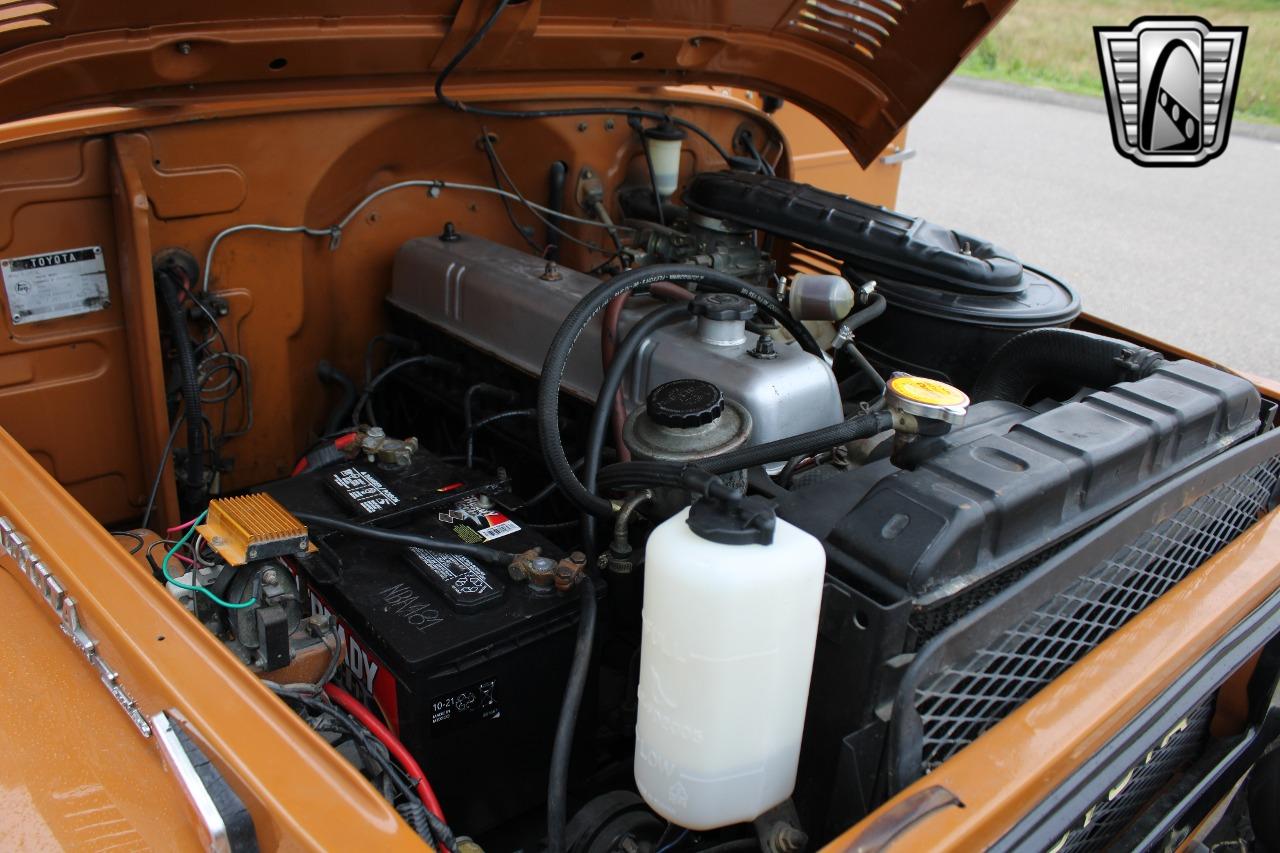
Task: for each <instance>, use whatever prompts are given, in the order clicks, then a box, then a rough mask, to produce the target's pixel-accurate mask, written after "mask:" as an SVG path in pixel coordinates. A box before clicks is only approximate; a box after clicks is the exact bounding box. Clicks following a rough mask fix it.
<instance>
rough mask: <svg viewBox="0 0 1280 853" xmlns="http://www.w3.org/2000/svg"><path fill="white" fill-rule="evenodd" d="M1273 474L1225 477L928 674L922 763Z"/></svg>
mask: <svg viewBox="0 0 1280 853" xmlns="http://www.w3.org/2000/svg"><path fill="white" fill-rule="evenodd" d="M1278 480H1280V457H1273V458H1272V459H1269V460H1268V461H1266V462H1265V463H1263V464H1262V465H1259V466H1258V467H1256V468H1254V469H1252V470H1251V471H1248V472H1246V473H1245V474H1242V475H1241V476H1239V477H1236V478H1235V479H1233V480H1230V481H1228V482H1226V483H1223V484H1222V485H1220V486H1218V487H1216V488H1215V489H1213V491H1211V492H1209V493H1207V494H1205V495H1203V496H1202V497H1201V498H1199V499H1198V500H1196V501H1195V502H1194V503H1192V504H1190V505H1188V506H1186V507H1183V508H1182V509H1181V510H1179V511H1178V512H1177V513H1176V514H1174V515H1173V516H1171V517H1170V518H1168V519H1166V520H1165V521H1163V522H1161V523H1160V524H1158V525H1157V526H1156V527H1154V528H1152V529H1151V530H1148V531H1146V532H1144V533H1143V534H1141V535H1140V536H1138V537H1137V539H1135V540H1134V541H1133V542H1131V543H1129V544H1128V545H1126V546H1124V547H1123V548H1121V549H1119V550H1118V551H1117V552H1116V553H1115V554H1113V555H1112V556H1111V557H1110V558H1109V559H1107V560H1104V561H1102V562H1101V563H1099V564H1098V565H1096V566H1094V567H1093V569H1091V570H1090V571H1088V572H1086V573H1085V574H1083V575H1082V576H1081V577H1080V578H1078V579H1077V580H1076V581H1074V582H1073V583H1072V584H1071V585H1070V586H1068V587H1067V588H1066V589H1064V590H1062V591H1061V592H1059V593H1058V594H1056V595H1054V596H1053V597H1052V598H1051V599H1049V600H1048V601H1046V602H1045V603H1044V604H1043V605H1041V606H1040V607H1038V608H1036V610H1035V611H1033V612H1032V613H1031V614H1030V615H1028V616H1027V618H1025V619H1024V620H1022V622H1021V623H1019V624H1018V625H1016V626H1014V627H1012V628H1010V629H1009V630H1007V631H1005V632H1004V633H1003V634H1001V635H999V636H998V637H996V638H995V639H994V640H993V641H992V642H991V643H990V644H989V645H988V646H987V648H985V649H982V650H981V651H978V652H976V653H974V654H973V655H972V656H970V657H969V658H968V659H966V660H964V661H961V662H960V663H958V664H956V665H954V666H952V667H950V668H948V669H947V670H945V671H943V672H942V673H939V674H938V675H936V676H934V677H933V678H932V679H930V680H928V681H926V682H924V683H923V684H922V685H921V686H920V688H919V689H918V690H917V691H916V697H915V707H916V710H917V712H918V713H919V715H920V718H921V722H922V725H923V750H922V756H921V757H922V767H923V769H924V770H925V771H926V772H927V771H929V770H932V769H933V768H935V767H937V766H938V765H939V764H941V763H942V762H944V761H946V760H947V759H948V758H950V757H951V756H952V755H954V754H955V753H956V752H959V751H960V750H961V749H962V748H963V747H964V746H966V745H967V744H969V743H971V742H973V741H974V740H975V739H976V738H977V737H978V736H979V735H980V734H982V733H983V732H984V731H986V730H987V729H989V728H990V727H991V726H993V725H995V724H996V723H997V722H999V721H1000V720H1001V719H1003V718H1004V717H1006V716H1007V715H1008V714H1009V713H1010V712H1012V711H1013V710H1014V709H1015V708H1017V707H1018V706H1019V705H1021V704H1022V703H1024V702H1026V701H1027V700H1028V699H1030V698H1031V697H1032V696H1033V695H1035V694H1036V693H1037V692H1038V691H1039V690H1040V689H1041V688H1042V687H1044V686H1045V685H1046V684H1048V683H1049V682H1050V681H1052V680H1053V679H1055V678H1057V677H1058V676H1059V675H1061V674H1062V673H1063V672H1065V671H1066V670H1067V668H1068V667H1070V666H1071V664H1073V663H1075V662H1076V661H1078V660H1080V659H1081V658H1082V657H1084V656H1085V654H1087V653H1088V652H1089V651H1090V650H1091V649H1093V648H1094V647H1095V646H1097V645H1098V644H1099V643H1101V642H1102V641H1103V640H1104V639H1106V638H1107V637H1108V636H1109V635H1110V634H1112V633H1113V632H1114V631H1115V630H1116V629H1118V628H1119V627H1121V626H1122V625H1124V624H1125V623H1126V622H1128V621H1129V620H1130V619H1131V618H1133V616H1135V615H1136V614H1138V613H1139V612H1141V611H1142V610H1143V609H1144V608H1145V607H1147V605H1149V604H1150V603H1151V602H1153V601H1154V600H1155V599H1157V598H1159V597H1160V596H1161V595H1163V594H1164V593H1165V592H1166V591H1168V590H1169V589H1170V588H1171V587H1172V586H1173V585H1174V584H1176V583H1177V582H1178V581H1180V580H1182V579H1183V578H1184V577H1186V576H1187V575H1188V574H1190V573H1191V571H1192V570H1194V569H1195V568H1196V567H1197V566H1199V565H1200V564H1201V563H1203V562H1205V561H1206V560H1207V559H1209V557H1211V556H1213V555H1214V554H1215V553H1217V552H1218V551H1219V550H1221V549H1222V548H1223V547H1224V546H1225V545H1226V544H1227V543H1229V542H1230V541H1231V540H1232V539H1234V538H1235V537H1236V536H1238V535H1239V534H1240V533H1241V532H1242V531H1243V530H1244V529H1245V528H1247V527H1249V525H1251V524H1253V523H1254V522H1255V521H1257V519H1258V517H1259V516H1260V515H1261V513H1262V512H1263V511H1264V510H1265V509H1266V508H1267V506H1268V504H1269V503H1270V501H1271V500H1272V497H1273V495H1274V494H1275V490H1276V484H1277V481H1278Z"/></svg>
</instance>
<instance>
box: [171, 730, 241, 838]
mask: <svg viewBox="0 0 1280 853" xmlns="http://www.w3.org/2000/svg"><path fill="white" fill-rule="evenodd" d="M151 730H152V731H153V732H155V735H156V744H157V745H158V746H159V747H160V754H161V755H162V756H163V757H164V762H165V764H166V765H168V767H169V769H170V770H171V771H173V775H174V776H176V777H177V779H178V784H179V785H181V786H182V793H183V794H185V795H186V797H187V802H188V803H190V804H191V808H192V809H193V810H194V811H195V813H196V819H197V820H198V821H199V822H200V827H201V835H202V836H203V838H202V840H203V841H204V843H205V849H206V850H209V851H210V853H231V841H230V839H229V838H228V837H227V823H226V821H224V820H223V819H222V814H221V813H220V812H219V811H218V807H217V806H216V805H215V804H214V802H213V797H212V796H210V795H209V789H208V788H206V787H205V785H204V782H203V780H201V778H200V774H199V773H198V772H197V771H196V768H195V765H194V764H192V763H191V756H189V755H187V751H186V749H184V748H183V746H182V741H180V740H179V739H178V732H177V731H176V729H175V728H174V724H173V720H171V719H170V718H169V715H168V714H166V713H165V712H164V711H161V712H160V713H158V714H156V715H155V716H154V717H152V718H151Z"/></svg>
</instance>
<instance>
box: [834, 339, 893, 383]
mask: <svg viewBox="0 0 1280 853" xmlns="http://www.w3.org/2000/svg"><path fill="white" fill-rule="evenodd" d="M843 349H844V353H845V355H847V356H849V360H850V361H852V362H853V363H854V365H855V366H856V367H857V368H858V370H859V371H860V372H861V373H862V375H863V376H865V377H867V379H869V380H870V381H871V386H872V387H873V388H875V389H876V391H877V392H878V393H881V394H883V393H884V389H885V384H886V383H885V381H884V377H883V376H881V375H880V371H878V370H876V369H875V366H874V365H872V364H871V362H869V361H867V357H866V356H865V355H863V354H862V350H860V349H858V347H857V346H856V345H854V343H853V341H849V342H848V343H846V344H845V345H844V347H843Z"/></svg>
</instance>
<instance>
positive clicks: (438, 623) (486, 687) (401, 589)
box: [267, 452, 600, 833]
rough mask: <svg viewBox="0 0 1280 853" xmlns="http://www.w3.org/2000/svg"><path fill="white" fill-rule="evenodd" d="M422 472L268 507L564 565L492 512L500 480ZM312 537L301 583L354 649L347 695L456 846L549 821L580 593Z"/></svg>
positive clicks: (430, 557) (368, 468) (584, 731)
mask: <svg viewBox="0 0 1280 853" xmlns="http://www.w3.org/2000/svg"><path fill="white" fill-rule="evenodd" d="M417 457H422V458H415V462H414V464H413V465H411V466H410V467H409V468H406V469H403V470H397V469H393V468H386V467H381V466H377V465H373V464H366V463H364V462H358V463H354V464H344V463H336V464H334V465H330V466H328V467H326V468H321V469H318V470H316V471H313V472H308V473H306V474H303V475H300V476H298V477H293V478H290V479H289V480H286V481H281V482H279V483H276V484H274V485H272V486H269V487H268V488H267V491H268V492H270V493H271V494H272V495H273V496H274V497H275V498H276V499H277V500H278V501H280V503H281V504H282V505H284V507H285V508H286V509H290V510H293V511H297V512H312V513H318V514H327V515H332V516H334V517H341V518H343V519H344V520H347V521H355V522H359V523H362V524H370V525H377V526H380V527H381V526H386V527H391V526H394V527H395V529H396V530H397V531H398V532H402V533H417V534H422V535H425V536H430V537H432V538H435V539H444V540H449V539H453V540H458V541H464V542H471V543H491V544H492V545H493V547H495V548H499V549H501V550H503V551H508V552H512V553H521V552H524V551H527V550H529V549H531V548H540V549H541V551H542V554H543V555H544V556H547V557H551V558H553V559H559V558H561V557H563V556H564V554H563V552H561V551H560V550H559V549H557V547H556V546H555V545H554V544H553V543H551V542H550V541H549V540H548V539H546V538H545V537H543V536H542V535H540V534H538V533H537V532H536V531H534V530H531V529H529V528H527V527H525V526H524V525H522V524H521V523H520V521H519V520H518V519H516V518H510V517H507V516H506V515H505V514H503V513H502V512H500V511H499V510H498V509H497V508H496V504H494V503H493V501H492V500H491V499H490V494H491V493H494V492H499V491H502V490H503V488H504V484H503V483H502V482H501V481H500V480H498V479H496V478H493V477H488V476H486V475H483V474H480V473H477V472H471V471H467V470H465V469H460V468H457V467H456V466H451V465H448V464H446V463H443V462H440V461H439V460H437V459H434V458H431V457H429V456H428V455H427V454H423V453H421V452H420V453H419V454H417ZM367 501H372V502H374V503H371V504H369V505H366V502H367ZM409 505H411V507H409V508H406V507H407V506H409ZM371 510H372V511H371ZM311 532H312V539H313V542H314V543H315V544H316V545H317V547H318V551H317V552H316V553H314V554H311V555H308V557H307V558H305V559H302V560H299V561H295V562H294V563H293V564H292V568H293V569H294V571H295V572H296V573H297V574H298V576H299V578H300V580H301V581H302V584H303V586H304V587H305V588H306V590H307V593H306V596H307V598H308V599H309V602H310V610H311V613H312V614H329V615H331V616H333V617H335V618H336V620H337V623H338V626H339V630H340V632H341V633H342V635H343V639H344V640H345V646H346V658H345V661H344V664H345V665H344V666H342V667H341V668H340V669H339V675H338V681H339V683H341V684H342V685H343V686H344V687H346V688H347V689H348V690H350V691H351V692H352V693H353V694H354V695H356V696H358V697H359V698H360V699H361V700H362V701H364V702H365V703H366V704H367V705H368V706H369V707H370V708H371V709H373V710H374V712H375V713H377V714H378V715H379V716H381V717H383V718H384V719H385V720H386V721H387V723H388V724H389V726H390V728H391V729H392V730H393V731H395V732H396V733H397V735H398V736H399V738H400V739H401V741H403V742H404V744H405V746H406V747H407V748H408V749H409V751H410V752H411V753H413V755H414V757H415V758H417V759H418V761H419V762H420V763H421V764H422V766H423V768H424V770H425V771H426V773H427V775H428V778H429V779H430V781H431V784H432V786H433V787H434V789H435V791H436V793H437V795H438V796H439V797H440V800H441V804H442V806H443V807H444V809H445V813H446V814H447V815H448V817H449V820H450V823H451V824H452V825H453V827H454V828H455V829H456V831H458V832H460V833H479V832H484V831H486V830H487V829H490V828H492V827H494V826H496V825H498V824H499V823H501V822H503V821H505V820H509V819H511V818H513V817H516V816H517V815H520V814H521V813H524V812H527V811H529V810H530V809H532V808H535V807H538V806H540V804H541V803H542V802H544V801H545V798H546V787H547V773H548V771H549V768H550V759H551V744H552V741H553V740H554V736H555V728H556V722H557V718H558V715H559V710H560V703H561V698H562V696H563V692H564V687H565V683H566V681H567V680H568V676H569V667H570V664H571V663H572V659H573V651H574V644H575V639H576V629H577V622H578V611H579V600H578V596H579V590H578V589H572V590H569V591H568V592H557V591H555V590H554V589H549V590H542V589H538V588H535V587H531V586H530V585H529V584H528V583H527V582H525V581H523V580H520V581H516V580H512V579H511V578H510V577H509V576H508V575H507V573H506V571H505V570H504V569H503V568H502V567H500V566H499V567H495V566H486V565H481V564H479V563H477V562H475V561H473V560H471V559H469V558H467V557H464V556H461V555H456V554H449V553H444V552H440V551H432V550H429V549H424V548H416V547H406V546H403V545H399V544H394V543H386V542H380V541H377V540H373V539H369V538H367V537H361V536H355V535H351V534H347V533H342V532H326V531H324V530H323V528H322V527H319V526H317V527H316V528H315V529H314V530H312V531H311ZM599 586H600V585H599V584H597V588H599ZM587 689H588V693H587V694H586V695H585V696H584V698H583V703H582V711H581V714H580V721H579V724H578V731H579V732H580V733H581V735H580V736H581V739H582V744H581V746H580V747H578V746H575V749H574V768H573V770H574V771H576V770H577V769H579V768H580V767H584V766H586V764H588V763H589V759H590V757H589V756H588V755H587V752H588V744H589V740H590V739H589V734H590V732H591V731H592V730H593V728H594V709H595V704H596V703H595V698H594V691H595V678H594V676H593V677H591V678H590V679H589V682H588V688H587ZM575 775H576V773H575Z"/></svg>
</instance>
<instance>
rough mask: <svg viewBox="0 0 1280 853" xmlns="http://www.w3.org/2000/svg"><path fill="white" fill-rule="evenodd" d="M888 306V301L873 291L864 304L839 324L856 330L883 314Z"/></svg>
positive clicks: (852, 330) (850, 329) (853, 330)
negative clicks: (869, 298)
mask: <svg viewBox="0 0 1280 853" xmlns="http://www.w3.org/2000/svg"><path fill="white" fill-rule="evenodd" d="M888 307H889V303H888V302H886V301H885V298H884V297H883V296H881V295H880V294H879V293H873V294H871V300H870V301H869V302H868V303H867V304H866V305H864V306H863V307H862V308H860V309H859V310H857V311H855V312H853V313H852V314H850V315H849V316H848V317H847V318H846V319H845V321H844V322H843V323H841V324H840V325H841V326H844V327H845V328H846V329H848V330H849V331H851V332H856V331H857V330H858V329H861V328H862V327H863V326H865V325H867V324H868V323H870V322H871V321H872V320H874V319H876V318H877V317H879V316H880V315H881V314H883V313H884V310H885V309H886V308H888Z"/></svg>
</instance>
